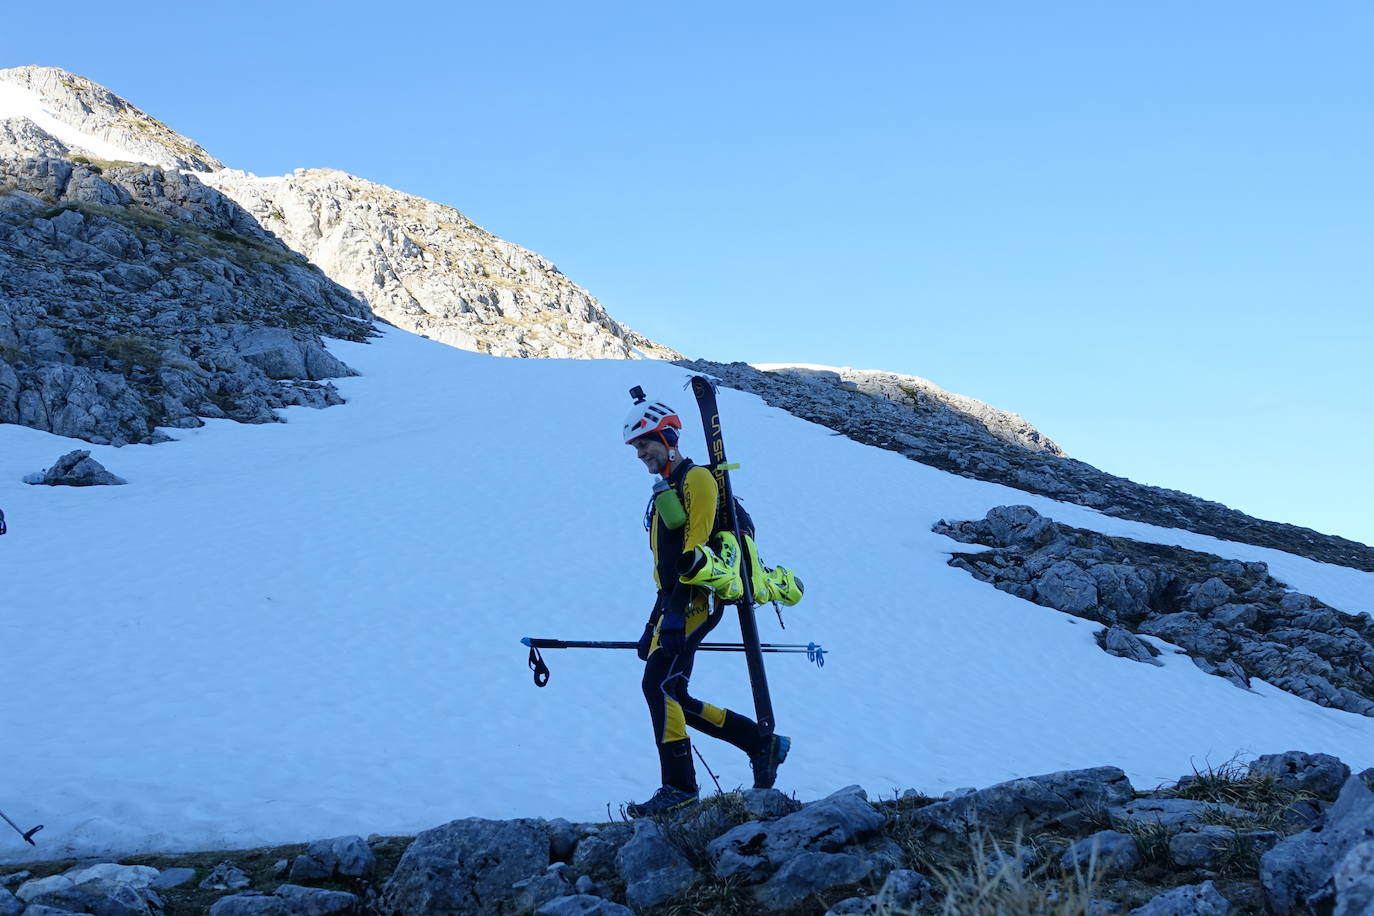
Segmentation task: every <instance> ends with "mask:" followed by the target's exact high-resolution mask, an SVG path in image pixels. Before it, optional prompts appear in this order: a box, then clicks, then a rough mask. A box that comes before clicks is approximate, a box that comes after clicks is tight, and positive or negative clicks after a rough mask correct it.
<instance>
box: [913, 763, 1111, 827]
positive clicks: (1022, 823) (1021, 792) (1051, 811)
mask: <svg viewBox="0 0 1374 916" xmlns="http://www.w3.org/2000/svg"><path fill="white" fill-rule="evenodd" d="M1134 794H1135V790H1134V789H1132V788H1131V783H1130V780H1129V779H1127V778H1126V774H1125V773H1124V772H1122V771H1121V770H1120V769H1118V768H1117V767H1094V768H1091V769H1086V770H1067V771H1064V772H1060V773H1049V774H1046V775H1043V776H1030V777H1025V778H1022V779H1013V780H1010V781H1009V782H1003V783H998V784H997V785H995V786H991V787H989V788H986V789H980V790H978V791H977V792H973V793H970V794H968V795H964V796H961V797H959V798H953V799H950V800H948V801H942V802H936V803H935V804H933V805H927V806H926V807H924V808H918V809H916V810H915V811H913V812H912V813H911V814H910V815H909V818H910V820H909V824H910V826H911V827H912V828H914V829H915V831H916V832H917V834H918V835H919V836H921V837H922V838H924V839H926V840H927V841H930V842H935V843H945V842H962V840H963V838H964V837H965V836H967V835H969V834H971V833H974V832H977V831H979V830H988V831H992V832H994V833H1004V832H1005V833H1011V832H1015V831H1020V832H1021V834H1022V835H1024V836H1030V835H1032V834H1035V833H1039V832H1042V831H1045V830H1049V829H1055V828H1064V829H1070V830H1072V829H1078V828H1080V827H1083V826H1085V825H1087V824H1088V823H1089V821H1090V820H1091V818H1092V816H1093V813H1094V812H1096V811H1099V810H1101V809H1103V808H1108V807H1112V806H1119V805H1122V804H1123V803H1125V802H1127V801H1128V800H1129V799H1131V798H1132V796H1133V795H1134Z"/></svg>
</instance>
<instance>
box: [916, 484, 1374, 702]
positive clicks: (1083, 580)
mask: <svg viewBox="0 0 1374 916" xmlns="http://www.w3.org/2000/svg"><path fill="white" fill-rule="evenodd" d="M934 530H935V531H936V532H937V533H940V534H944V535H947V536H949V537H951V538H954V539H955V540H957V541H962V542H964V543H971V544H981V545H983V546H986V547H990V548H992V549H991V550H988V551H985V552H982V553H970V554H955V555H954V556H953V558H952V559H951V560H950V565H951V566H956V567H958V568H960V569H963V570H966V571H967V572H969V573H970V574H972V575H973V576H974V577H975V578H977V579H980V580H982V581H984V582H988V583H989V584H991V585H993V586H995V587H996V588H998V589H1000V590H1002V591H1005V592H1009V593H1011V594H1013V595H1016V596H1017V597H1020V598H1025V599H1026V600H1028V601H1033V602H1035V603H1036V604H1040V605H1044V606H1046V607H1052V608H1055V609H1057V610H1060V611H1064V612H1066V613H1069V614H1073V615H1074V616H1076V617H1082V618H1085V619H1087V620H1094V621H1097V622H1099V623H1102V624H1105V625H1106V627H1107V629H1106V631H1105V632H1103V633H1100V634H1099V640H1098V641H1099V644H1100V645H1102V646H1103V648H1104V649H1106V650H1107V651H1110V652H1113V654H1117V655H1123V656H1125V657H1128V658H1134V659H1135V660H1137V661H1150V660H1151V657H1150V656H1152V655H1153V651H1152V650H1151V649H1150V648H1149V647H1148V646H1147V645H1146V644H1145V643H1144V641H1142V640H1140V639H1139V638H1138V637H1135V638H1134V640H1133V638H1132V637H1133V634H1145V635H1147V636H1154V637H1157V638H1159V639H1163V640H1166V641H1167V642H1170V643H1173V644H1174V645H1176V646H1179V647H1180V648H1181V649H1182V650H1183V651H1185V652H1187V653H1188V655H1189V656H1190V657H1191V658H1192V659H1193V660H1194V662H1196V663H1197V665H1198V667H1200V668H1201V669H1202V670H1204V671H1206V672H1208V673H1209V674H1216V675H1218V676H1220V677H1225V678H1226V679H1228V680H1230V681H1232V682H1233V683H1235V684H1237V685H1238V686H1241V687H1248V686H1249V678H1251V677H1260V678H1263V679H1264V680H1266V681H1268V682H1269V683H1271V684H1273V685H1274V686H1276V687H1279V688H1280V689H1283V690H1287V691H1288V692H1289V693H1293V694H1296V695H1297V696H1300V697H1304V698H1305V699H1309V700H1311V701H1313V702H1314V703H1319V704H1321V705H1322V706H1330V707H1333V708H1335V709H1344V710H1348V711H1350V712H1356V713H1360V714H1361V715H1366V716H1374V619H1371V618H1370V616H1369V614H1367V613H1366V614H1358V615H1351V614H1344V613H1342V612H1340V611H1337V610H1336V609H1334V608H1331V607H1328V606H1327V605H1325V604H1323V603H1322V602H1321V601H1319V600H1317V599H1316V598H1313V597H1312V596H1310V595H1303V594H1300V593H1298V592H1295V591H1292V590H1290V589H1288V588H1286V587H1285V586H1284V585H1283V583H1281V582H1278V581H1276V580H1275V579H1274V578H1273V577H1272V576H1270V575H1269V570H1268V567H1267V566H1265V564H1263V563H1240V562H1237V561H1235V560H1224V559H1222V558H1221V557H1217V556H1214V555H1212V554H1205V553H1199V552H1196V551H1190V550H1184V549H1182V548H1179V547H1166V546H1163V545H1158V544H1144V543H1140V542H1136V541H1131V540H1127V539H1125V538H1112V537H1107V536H1106V535H1102V534H1098V533H1096V532H1092V531H1085V530H1082V529H1078V528H1070V527H1068V526H1067V525H1060V524H1058V523H1056V522H1054V521H1053V520H1052V519H1048V518H1045V517H1044V516H1042V515H1040V514H1039V513H1038V512H1036V511H1035V510H1034V509H1032V508H1030V507H1029V506H998V507H996V508H994V509H992V510H990V511H989V512H988V514H987V517H986V518H984V519H982V520H980V521H963V522H947V521H941V522H940V523H938V524H937V525H936V526H935V528H934ZM1135 643H1139V644H1140V645H1139V646H1137V645H1135ZM1142 649H1143V651H1142Z"/></svg>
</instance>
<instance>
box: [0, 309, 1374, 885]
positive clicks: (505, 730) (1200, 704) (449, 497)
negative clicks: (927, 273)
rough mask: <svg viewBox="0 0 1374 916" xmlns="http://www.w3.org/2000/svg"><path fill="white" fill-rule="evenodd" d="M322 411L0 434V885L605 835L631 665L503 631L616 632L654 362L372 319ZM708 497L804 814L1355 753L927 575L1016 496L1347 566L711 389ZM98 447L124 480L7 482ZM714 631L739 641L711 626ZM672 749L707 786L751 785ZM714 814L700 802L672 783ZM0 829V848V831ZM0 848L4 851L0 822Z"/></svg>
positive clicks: (635, 569) (1240, 700) (726, 671)
mask: <svg viewBox="0 0 1374 916" xmlns="http://www.w3.org/2000/svg"><path fill="white" fill-rule="evenodd" d="M330 349H331V350H332V351H333V352H335V353H336V354H337V355H338V356H340V357H341V358H342V359H344V360H345V361H346V362H348V363H349V364H350V365H352V366H353V367H355V368H357V369H358V370H360V371H361V372H362V373H363V375H362V376H361V377H358V378H349V379H341V380H339V381H338V386H339V388H340V390H341V391H342V392H343V393H344V395H345V396H346V397H347V398H348V400H349V403H348V404H346V405H344V406H340V407H334V408H330V409H328V410H321V411H316V410H310V409H306V408H292V409H290V410H287V411H285V412H283V416H284V417H285V419H286V420H287V422H286V423H283V424H274V425H267V426H244V425H239V424H236V423H233V422H229V421H210V422H209V423H208V425H206V426H205V427H204V428H202V429H197V430H172V431H170V432H171V434H172V435H174V436H175V437H176V438H177V440H178V441H176V442H171V443H166V444H163V445H157V446H130V447H125V448H121V449H115V448H110V447H99V446H90V445H88V444H86V443H82V442H79V441H75V440H68V439H62V438H59V437H56V436H53V435H50V434H46V433H41V432H37V431H34V430H31V429H26V428H21V427H17V426H12V425H8V426H0V508H3V509H4V510H5V513H6V515H7V516H8V521H9V525H10V533H9V534H8V535H6V536H5V537H3V538H0V574H2V575H3V593H0V610H2V612H0V653H2V655H0V696H3V697H4V699H5V709H4V716H3V719H0V723H3V736H0V737H2V738H3V741H2V742H0V747H2V748H3V750H0V774H3V775H2V776H0V810H3V811H4V812H5V813H6V814H8V815H9V816H10V817H11V818H13V819H14V820H15V821H16V822H17V823H19V824H20V825H21V826H22V827H23V828H25V829H27V828H29V827H31V826H33V825H34V824H37V823H42V824H45V825H46V829H45V830H43V831H42V832H41V833H40V834H38V835H37V837H36V839H37V840H38V846H37V848H31V847H29V846H28V845H27V844H24V843H23V842H22V841H21V840H20V839H19V837H18V836H16V835H14V834H13V833H12V832H11V833H7V834H0V861H6V862H21V861H25V860H29V859H37V858H43V859H51V858H57V857H62V856H90V855H101V854H120V853H124V854H129V853H135V852H146V851H185V850H194V849H207V848H218V847H250V846H258V845H265V844H278V843H287V842H302V841H306V840H310V839H315V838H322V837H329V836H336V835H341V834H351V833H357V834H362V835H367V834H369V833H374V832H375V833H382V834H404V833H413V832H415V831H419V830H422V829H425V828H428V827H432V826H436V825H438V824H441V823H444V822H446V821H449V820H451V819H454V818H461V817H473V816H479V817H492V818H511V817H520V816H536V817H555V816H562V817H566V818H569V819H571V820H574V821H577V820H601V819H605V818H606V817H607V812H608V808H609V809H610V810H614V809H615V808H617V806H619V805H620V804H621V803H622V802H624V801H626V800H628V799H636V800H639V799H643V798H645V797H647V796H648V795H649V794H651V793H652V791H653V790H654V789H655V788H656V786H657V762H656V756H655V753H654V746H653V741H652V736H651V733H650V726H649V719H648V715H647V711H646V710H645V709H644V701H643V698H642V696H641V694H640V688H639V675H640V663H639V661H638V660H637V659H636V658H635V657H634V654H633V653H631V652H625V651H619V652H617V651H597V650H567V651H546V652H545V653H544V657H545V659H546V661H547V663H548V665H549V667H550V669H551V671H552V680H551V682H550V683H549V685H548V687H547V688H545V689H542V690H541V689H537V688H536V687H535V686H534V684H533V683H532V680H531V675H530V671H529V669H528V668H527V666H526V654H527V653H526V650H525V649H524V647H523V646H521V645H520V643H519V640H520V638H521V637H523V636H547V637H560V638H567V639H625V640H633V639H636V638H637V637H638V635H639V633H640V629H641V627H642V625H643V622H644V619H645V617H646V616H647V614H648V611H649V609H650V606H651V605H652V601H653V584H652V577H651V571H650V563H649V554H648V544H647V537H646V535H645V533H644V531H643V528H642V524H641V521H642V517H643V510H644V505H645V502H646V501H647V499H648V496H649V490H650V484H651V479H650V477H649V475H648V474H646V473H645V471H644V469H643V467H642V465H640V464H639V462H637V461H636V460H635V459H634V456H633V454H632V452H631V451H630V450H629V449H628V448H626V447H625V446H623V445H622V444H621V443H620V439H619V430H620V424H621V421H622V419H623V416H624V414H625V413H626V411H627V410H628V409H629V406H630V400H629V398H628V396H627V394H626V392H627V390H628V389H629V388H630V387H631V386H632V385H636V384H638V385H643V386H644V387H645V389H646V390H647V391H648V393H649V395H650V397H651V398H655V399H661V400H665V401H667V402H668V403H669V404H671V405H673V406H675V407H677V409H678V410H679V411H681V412H682V413H683V415H684V419H686V420H687V421H688V423H687V426H688V429H687V435H686V436H685V437H684V451H685V452H686V453H687V454H688V455H689V456H691V457H694V458H698V459H702V458H704V451H705V448H704V445H703V442H702V437H701V433H700V430H699V429H698V428H697V425H698V424H697V423H696V422H695V418H696V411H695V405H694V403H693V402H692V399H691V395H690V393H689V392H687V391H685V390H683V386H684V384H685V382H686V380H687V378H688V374H687V373H686V372H685V371H683V370H681V369H679V368H677V367H675V366H672V365H668V364H664V363H657V362H651V361H632V362H617V361H553V360H547V361H544V360H506V359H498V358H492V357H486V356H481V355H477V354H473V353H467V352H463V351H459V350H455V349H451V348H449V347H446V346H443V345H440V344H437V343H434V342H431V341H428V340H425V339H422V338H420V337H415V336H412V335H409V334H406V333H403V332H399V331H394V330H390V331H388V332H387V333H386V335H385V336H384V337H383V338H381V339H380V340H377V341H374V342H373V343H371V344H352V343H343V342H330ZM720 405H721V414H722V423H723V425H724V427H725V433H726V443H727V449H728V451H729V454H730V457H731V459H732V460H734V461H737V462H739V463H741V464H742V466H743V467H742V469H741V470H739V471H737V472H735V474H734V481H735V486H736V489H737V491H738V492H739V494H740V495H741V496H742V497H743V498H744V499H745V502H746V504H747V506H748V508H749V511H750V512H751V514H752V515H753V516H754V518H755V520H756V522H757V523H758V526H759V543H760V547H761V549H762V552H763V554H764V557H765V559H767V560H768V561H769V562H770V563H774V564H776V563H781V564H784V565H789V566H792V567H794V568H795V569H796V570H797V571H798V573H799V574H800V576H801V577H802V578H803V579H804V581H805V583H806V588H807V592H806V598H805V599H804V600H803V601H802V603H801V604H799V605H798V606H797V607H795V608H792V609H789V610H787V612H786V620H787V629H786V630H785V631H780V630H779V629H778V625H777V621H776V619H775V617H774V615H773V613H772V610H771V609H768V608H765V609H763V610H761V611H760V615H759V620H760V629H761V632H762V635H763V638H764V640H765V641H774V642H802V643H805V642H808V641H812V640H814V641H816V642H818V643H820V644H822V645H823V646H824V647H825V648H826V649H827V650H829V653H830V654H829V657H828V660H827V664H826V666H825V668H824V669H817V668H816V667H815V666H814V665H810V664H808V663H807V662H806V660H805V657H804V656H779V655H772V656H768V672H769V678H770V682H771V686H772V692H773V698H774V706H775V708H776V710H777V717H778V723H779V725H778V728H779V731H780V732H782V733H784V734H788V735H791V736H792V738H793V742H794V743H793V751H792V756H791V757H790V758H789V759H788V761H787V763H786V764H785V765H784V766H783V767H782V769H781V772H780V776H779V782H778V787H779V788H780V789H783V790H784V791H787V792H793V793H796V795H797V796H798V797H799V798H802V799H810V798H815V797H819V796H821V795H824V794H828V793H830V792H832V791H834V790H835V789H837V788H840V787H842V786H845V785H849V784H853V783H858V784H861V785H863V786H864V787H865V788H866V789H867V790H868V792H869V794H870V796H878V795H882V796H891V795H892V794H894V793H896V792H899V791H901V790H902V789H905V788H908V787H914V788H917V789H920V790H922V791H924V792H927V793H930V794H936V795H938V794H940V793H942V792H944V791H946V790H948V789H950V788H953V787H956V786H985V785H989V784H991V783H994V782H998V781H1001V780H1005V779H1009V778H1012V777H1016V776H1022V775H1032V774H1037V773H1046V772H1051V771H1055V770H1062V769H1069V768H1077V767H1088V766H1096V765H1103V764H1112V765H1117V766H1121V767H1123V768H1124V769H1125V770H1126V771H1127V773H1128V774H1129V775H1130V777H1131V779H1132V781H1133V782H1134V783H1135V784H1136V786H1137V787H1149V786H1153V785H1155V784H1158V783H1160V782H1163V781H1168V780H1173V779H1176V778H1177V777H1178V776H1180V775H1182V774H1184V773H1186V772H1189V771H1190V769H1191V768H1192V767H1194V766H1197V767H1203V766H1206V765H1207V764H1208V763H1211V764H1219V763H1222V762H1225V761H1227V760H1228V759H1230V758H1232V757H1233V756H1235V755H1238V754H1239V755H1242V756H1244V757H1249V756H1254V755H1258V754H1263V753H1274V752H1280V751H1285V750H1290V749H1301V750H1305V751H1313V752H1316V751H1322V752H1327V753H1331V754H1336V755H1338V756H1340V757H1341V758H1342V759H1343V760H1345V761H1346V762H1347V763H1349V764H1351V765H1352V766H1353V767H1356V768H1360V767H1367V766H1371V765H1374V719H1368V718H1364V717H1361V716H1357V715H1353V714H1350V713H1346V712H1340V711H1335V710H1330V709H1324V708H1321V707H1318V706H1316V705H1314V704H1312V703H1310V702H1308V701H1305V700H1300V699H1298V698H1296V697H1294V696H1291V695H1289V694H1286V693H1283V692H1281V691H1279V690H1277V689H1275V688H1272V687H1269V686H1268V685H1266V684H1263V683H1262V682H1256V689H1255V690H1254V691H1253V692H1247V691H1245V690H1241V689H1238V688H1236V687H1234V686H1232V685H1231V684H1230V683H1228V682H1226V681H1224V680H1222V679H1221V678H1218V677H1211V676H1208V675H1205V674H1203V673H1202V672H1201V671H1200V670H1198V669H1197V667H1196V666H1194V665H1193V663H1192V662H1191V661H1190V660H1189V659H1188V658H1187V657H1186V656H1182V655H1166V656H1165V658H1164V661H1165V662H1166V664H1165V666H1164V667H1163V668H1156V667H1152V666H1148V665H1143V664H1137V663H1134V662H1131V661H1127V660H1125V659H1120V658H1115V657H1113V656H1110V655H1107V654H1106V653H1104V652H1102V651H1101V650H1100V649H1099V648H1098V647H1097V646H1096V644H1095V643H1094V641H1093V632H1094V630H1095V629H1097V626H1096V625H1094V624H1092V623H1090V622H1086V621H1079V620H1076V619H1074V618H1072V617H1070V616H1068V615H1066V614H1062V613H1059V612H1056V611H1053V610H1050V609H1047V608H1042V607H1038V606H1036V605H1033V604H1030V603H1029V602H1026V601H1022V600H1019V599H1017V598H1013V597H1011V596H1010V595H1007V594H1004V593H1002V592H999V591H997V590H995V589H993V588H992V587H991V586H989V585H986V584H984V583H981V582H978V581H975V580H974V579H973V578H972V577H971V576H969V575H968V574H967V573H965V572H963V571H961V570H958V569H953V568H951V567H949V566H947V565H946V561H947V560H948V558H949V554H950V553H951V552H952V551H967V550H970V549H976V548H970V547H969V546H968V545H963V544H957V543H955V542H954V541H951V540H949V539H947V538H945V537H941V536H939V535H935V534H933V533H931V531H930V528H931V525H932V524H933V523H934V522H936V521H937V520H939V519H941V518H947V519H973V518H981V517H982V516H983V515H984V514H985V513H986V512H987V510H988V509H990V508H992V507H993V506H997V505H1003V504H1015V503H1021V504H1027V505H1031V506H1034V507H1035V508H1036V509H1037V510H1039V511H1040V512H1041V513H1043V514H1045V515H1049V516H1051V517H1053V518H1055V519H1056V520H1058V521H1061V522H1065V523H1068V524H1072V525H1077V526H1081V527H1088V528H1093V529H1096V530H1098V531H1103V532H1108V533H1112V534H1119V535H1125V536H1129V537H1134V538H1139V539H1144V540H1150V541H1157V542H1161V543H1169V544H1179V545H1182V546H1185V547H1190V548H1194V549H1200V550H1207V551H1212V552H1215V553H1219V554H1221V555H1223V556H1227V557H1235V558H1238V559H1243V560H1264V561H1265V562H1267V563H1269V564H1270V566H1271V568H1272V571H1273V573H1274V575H1275V576H1276V577H1278V578H1279V579H1281V580H1284V581H1286V582H1287V583H1288V584H1289V585H1290V586H1291V587H1293V588H1297V589H1299V590H1302V591H1305V592H1308V593H1310V594H1313V595H1316V596H1317V597H1319V598H1321V599H1322V600H1324V601H1326V602H1328V603H1330V604H1332V605H1333V606H1335V607H1338V608H1340V609H1341V610H1344V611H1347V612H1352V613H1353V612H1358V611H1364V610H1371V609H1374V575H1371V574H1369V573H1361V572H1356V571H1354V570H1349V569H1343V568H1339V567H1332V566H1325V565H1322V564H1318V563H1314V562H1312V561H1309V560H1305V559H1302V558H1298V557H1293V556H1289V555H1286V554H1282V553H1278V552H1276V551H1273V550H1267V549H1264V548H1259V547H1251V546H1248V545H1239V544H1232V543H1227V542H1223V541H1218V540H1215V539H1213V538H1208V537H1203V536H1200V535H1193V534H1189V533H1187V532H1182V531H1177V530H1172V529H1161V528H1154V527H1151V526H1148V525H1143V524H1139V523H1135V522H1128V521H1122V520H1120V519H1114V518H1110V517H1107V516H1103V515H1101V514H1099V513H1097V512H1095V511H1093V510H1090V509H1086V508H1082V507H1079V506H1072V505H1066V504H1060V503H1055V502H1053V501H1051V500H1048V499H1044V498H1042V497H1037V496H1033V495H1031V494H1028V493H1024V492H1021V491H1018V490H1012V489H1008V488H1005V487H1002V486H998V485H994V484H987V483H981V482H977V481H971V480H967V479H964V478H960V477H957V476H953V475H950V474H947V473H943V472H941V471H937V470H934V469H932V468H928V467H925V466H923V465H920V464H917V463H915V462H912V461H908V460H906V459H904V458H902V457H901V456H899V455H896V454H894V453H891V452H886V451H882V450H879V449H876V448H871V447H867V446H863V445H859V444H857V443H855V442H852V441H850V440H847V439H844V438H841V437H839V436H836V435H834V434H832V433H831V431H830V430H828V429H824V428H822V427H820V426H817V425H814V424H811V423H808V422H805V421H802V420H799V419H796V418H794V417H792V416H791V415H789V414H786V413H784V412H782V411H779V410H775V409H773V408H770V407H767V406H766V405H764V404H763V402H762V401H761V400H760V399H758V398H757V397H754V396H752V395H746V394H742V393H740V392H736V391H732V390H727V389H722V391H721V395H720ZM73 448H89V449H90V450H91V452H92V453H93V454H94V456H95V457H96V458H97V459H98V460H100V461H101V462H102V463H104V464H105V465H106V467H108V468H109V469H110V470H111V471H113V472H114V473H115V474H118V475H120V476H122V477H124V478H126V479H127V480H128V481H129V485H128V486H123V487H99V488H86V489H72V488H49V487H35V486H28V485H25V484H23V483H22V482H21V479H22V478H23V476H24V475H26V474H28V473H31V472H33V471H37V470H40V469H42V468H44V467H47V466H48V465H50V464H51V463H52V462H53V461H54V460H55V459H56V458H57V457H58V456H59V455H61V454H63V453H65V452H67V451H69V450H71V449H73ZM712 638H713V639H716V640H720V641H726V640H735V639H737V638H738V629H737V626H736V625H735V623H734V621H733V620H732V619H730V618H727V620H726V622H725V623H724V624H722V626H721V627H720V628H718V629H717V630H716V632H715V634H713V637H712ZM693 687H694V693H695V694H696V695H697V696H699V697H701V698H703V699H706V700H709V701H711V702H714V703H717V704H719V705H728V706H732V707H734V708H736V709H739V710H740V711H742V712H746V713H748V714H750V715H752V703H751V701H750V693H749V686H748V682H747V678H746V675H745V669H744V663H743V658H742V657H741V656H738V655H733V654H725V653H703V654H702V655H701V656H699V658H698V661H697V670H696V676H695V678H694V681H693ZM697 746H698V747H699V748H700V749H701V750H702V752H703V753H704V755H705V757H706V760H707V761H708V762H709V763H710V765H711V767H712V768H713V769H714V770H715V771H716V773H717V774H718V775H719V777H720V780H721V783H722V785H723V786H724V787H725V788H726V789H729V788H733V787H735V786H739V785H748V783H749V769H748V765H747V761H746V760H745V759H744V757H743V756H742V755H740V754H739V753H738V752H737V751H735V750H734V749H733V748H730V747H728V746H726V745H724V744H720V743H717V742H714V741H711V740H709V739H704V738H703V739H700V740H699V741H698V742H697ZM699 777H700V779H701V780H702V782H703V788H704V789H713V787H712V786H711V784H710V780H709V777H707V775H706V773H705V771H704V770H702V769H701V768H699ZM0 827H3V825H0ZM4 829H5V830H6V831H8V827H4Z"/></svg>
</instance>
